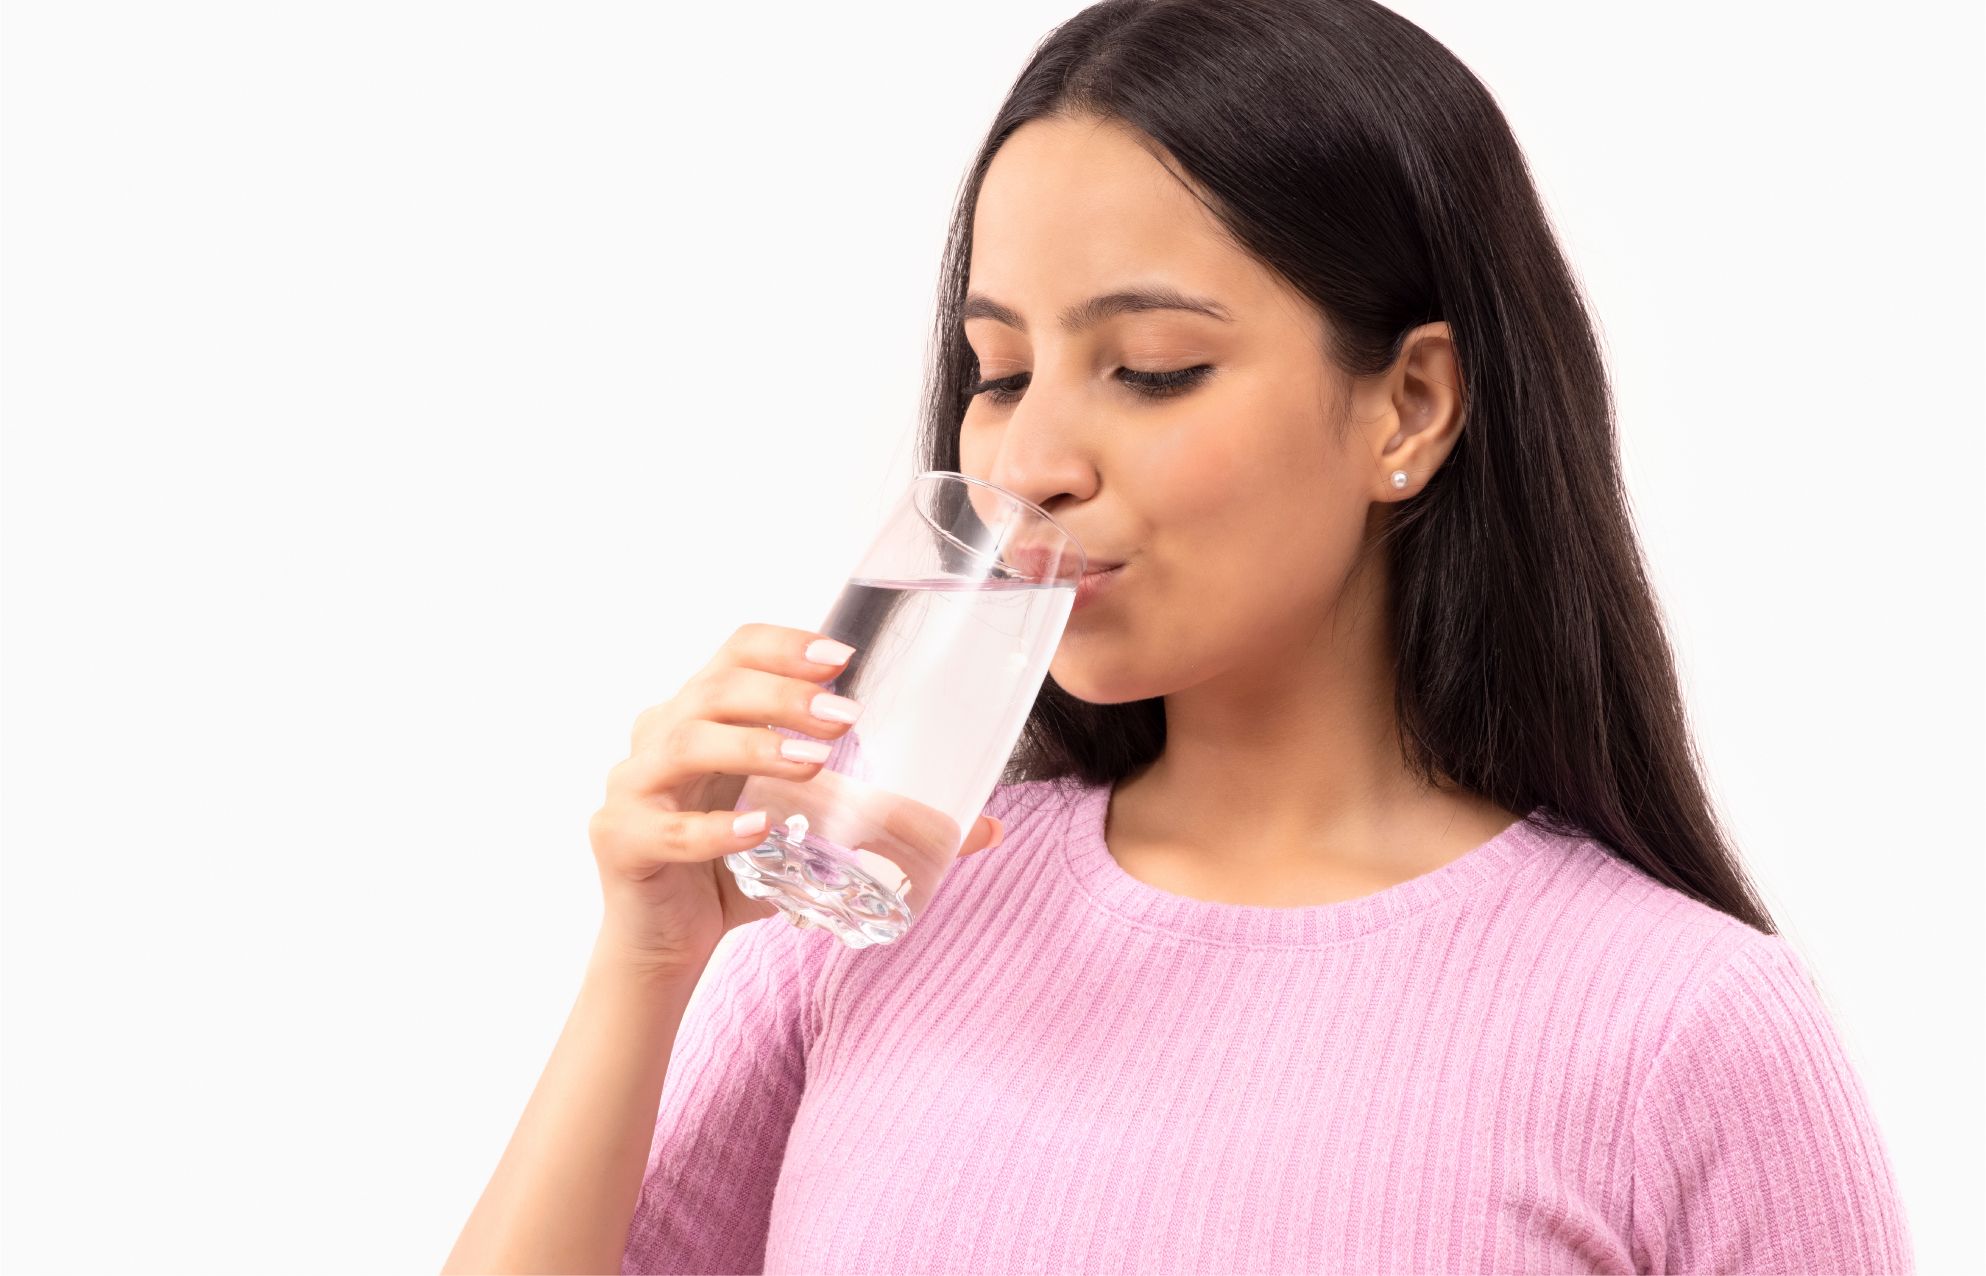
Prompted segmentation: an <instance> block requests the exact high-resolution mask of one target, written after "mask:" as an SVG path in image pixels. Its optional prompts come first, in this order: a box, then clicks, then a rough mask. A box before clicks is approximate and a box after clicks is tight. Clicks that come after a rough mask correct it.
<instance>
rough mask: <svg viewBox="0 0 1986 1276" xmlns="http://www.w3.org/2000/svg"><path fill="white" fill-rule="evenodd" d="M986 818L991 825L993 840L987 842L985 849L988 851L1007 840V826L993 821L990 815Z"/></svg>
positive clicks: (995, 820)
mask: <svg viewBox="0 0 1986 1276" xmlns="http://www.w3.org/2000/svg"><path fill="white" fill-rule="evenodd" d="M986 818H987V819H988V820H989V821H991V822H992V825H993V840H992V841H990V842H988V843H987V844H986V848H985V849H987V850H989V851H990V850H992V849H993V848H994V847H996V846H998V845H999V844H1000V843H1002V842H1004V841H1006V840H1007V826H1006V825H1005V824H1003V823H1001V822H1000V821H999V820H997V819H994V818H993V817H992V816H990V815H989V816H987V817H986Z"/></svg>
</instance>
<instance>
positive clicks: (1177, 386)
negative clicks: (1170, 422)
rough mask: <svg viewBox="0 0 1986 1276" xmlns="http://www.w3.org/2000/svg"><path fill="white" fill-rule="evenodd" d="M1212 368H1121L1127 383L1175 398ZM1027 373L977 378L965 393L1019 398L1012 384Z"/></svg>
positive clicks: (989, 398)
mask: <svg viewBox="0 0 1986 1276" xmlns="http://www.w3.org/2000/svg"><path fill="white" fill-rule="evenodd" d="M1213 370H1214V369H1213V367H1212V365H1210V364H1205V363H1203V364H1200V365H1198V366H1197V367H1192V368H1180V369H1178V370H1176V371H1173V372H1133V371H1132V370H1131V369H1129V368H1119V369H1118V371H1119V372H1120V373H1122V374H1123V375H1124V377H1125V378H1126V380H1125V384H1126V385H1129V386H1130V387H1132V388H1133V389H1134V390H1136V391H1137V392H1138V393H1139V394H1142V395H1144V396H1145V397H1147V398H1151V399H1171V398H1176V397H1178V396H1179V395H1182V394H1184V393H1186V391H1188V390H1190V389H1192V388H1193V386H1194V385H1195V384H1197V383H1198V382H1199V381H1200V380H1201V379H1202V378H1204V377H1205V376H1206V375H1207V374H1208V373H1209V372H1212V371H1213ZM1025 376H1027V373H1025V372H1016V373H1015V374H1014V375H1013V376H1010V377H1001V378H1000V379H998V380H997V381H976V382H974V383H973V384H972V385H969V386H967V387H966V394H967V395H969V396H970V395H981V394H983V395H985V396H986V399H987V401H988V402H990V403H999V404H1007V403H1012V402H1014V401H1015V400H1017V399H1019V398H1020V397H1021V394H1020V391H1019V390H1017V389H1012V388H1010V386H1011V385H1012V383H1013V382H1016V381H1019V380H1020V379H1021V378H1022V377H1025Z"/></svg>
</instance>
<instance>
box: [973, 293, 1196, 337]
mask: <svg viewBox="0 0 1986 1276" xmlns="http://www.w3.org/2000/svg"><path fill="white" fill-rule="evenodd" d="M1144 310H1185V311H1188V312H1190V313H1192V314H1196V315H1205V316H1207V317H1208V318H1210V319H1219V320H1221V321H1222V322H1224V323H1225V322H1229V321H1230V316H1229V315H1228V312H1227V310H1226V308H1225V307H1223V306H1222V305H1221V304H1220V303H1219V302H1216V301H1210V300H1208V299H1207V298H1205V297H1193V296H1189V295H1187V294H1186V293H1183V292H1180V291H1179V290H1178V289H1176V288H1168V287H1166V286H1164V285H1162V284H1153V285H1149V286H1146V287H1141V288H1121V289H1119V290H1117V291H1116V292H1106V293H1104V294H1102V295H1101V296H1097V297H1091V298H1090V299H1089V300H1088V301H1083V302H1078V303H1077V304H1075V305H1073V306H1070V307H1069V308H1068V309H1067V310H1064V311H1063V312H1062V328H1063V330H1064V331H1066V332H1081V331H1082V330H1083V329H1084V328H1087V327H1090V326H1091V325H1093V324H1098V323H1102V322H1103V321H1104V320H1105V319H1108V318H1110V317H1111V316H1112V315H1120V314H1131V313H1134V312H1138V311H1144ZM959 318H960V319H961V320H962V321H963V320H966V319H992V320H994V321H996V322H998V323H1004V324H1006V325H1007V326H1008V327H1009V328H1014V329H1018V330H1019V331H1021V332H1026V331H1027V321H1026V320H1024V319H1022V318H1021V317H1020V315H1018V314H1017V313H1015V312H1014V311H1013V310H1012V309H1011V308H1009V307H1007V306H1003V305H1001V304H1000V303H999V302H997V301H995V300H993V299H992V298H991V297H988V296H985V295H983V294H981V293H976V292H973V293H967V294H966V298H965V308H964V309H963V310H962V311H961V312H960V314H959Z"/></svg>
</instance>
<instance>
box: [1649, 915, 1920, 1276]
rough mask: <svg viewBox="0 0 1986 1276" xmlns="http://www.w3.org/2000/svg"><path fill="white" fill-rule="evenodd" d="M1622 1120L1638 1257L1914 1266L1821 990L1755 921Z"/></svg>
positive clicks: (1763, 1264)
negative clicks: (1630, 1118)
mask: <svg viewBox="0 0 1986 1276" xmlns="http://www.w3.org/2000/svg"><path fill="white" fill-rule="evenodd" d="M1676 1016H1677V1017H1676V1021H1675V1023H1674V1025H1673V1026H1672V1029H1671V1032H1670V1035H1669V1036H1668V1038H1667V1040H1666V1041H1665V1042H1664V1043H1663V1045H1662V1046H1661V1048H1660V1049H1659V1051H1658V1052H1657V1055H1656V1058H1655V1062H1654V1064H1653V1067H1652V1069H1651V1071H1650V1073H1649V1075H1648V1077H1647V1078H1646V1082H1645V1085H1644V1087H1643V1089H1642V1092H1641V1097H1640V1099H1639V1102H1638V1104H1637V1107H1636V1110H1635V1114H1634V1123H1633V1131H1634V1133H1633V1139H1634V1144H1633V1158H1634V1169H1633V1180H1632V1202H1633V1204H1632V1209H1633V1222H1632V1229H1631V1236H1630V1249H1631V1253H1632V1255H1633V1257H1634V1262H1635V1270H1636V1271H1637V1272H1836V1273H1844V1272H1911V1271H1913V1270H1914V1266H1913V1263H1914V1259H1913V1256H1912V1252H1911V1240H1910V1235H1909V1231H1908V1229H1907V1226H1906V1222H1905V1216H1904V1212H1903V1207H1902V1202H1901V1201H1900V1200H1899V1199H1898V1196H1897V1191H1896V1183H1895V1179H1894V1177H1893V1175H1892V1172H1891V1166H1890V1160H1889V1155H1888V1151H1887V1149H1886V1147H1885V1145H1884V1142H1883V1139H1882V1136H1881V1132H1880V1131H1879V1130H1878V1129H1877V1128H1876V1123H1875V1120H1874V1119H1873V1117H1872V1115H1871V1113H1870V1111H1869V1105H1868V1098H1867V1095H1866V1094H1865V1093H1864V1091H1863V1088H1862V1084H1861V1081H1860V1079H1859V1078H1858V1076H1857V1075H1856V1073H1855V1070H1854V1068H1853V1066H1852V1064H1851V1063H1850V1061H1849V1058H1848V1055H1847V1052H1846V1051H1845V1050H1844V1049H1843V1046H1842V1042H1841V1039H1840V1037H1839V1035H1838V1034H1837V1033H1836V1031H1835V1028H1834V1025H1833V1023H1832V1022H1831V1021H1830V1019H1829V1018H1828V1015H1827V1011H1826V1008H1825V1006H1824V1005H1823V1003H1822V1001H1821V999H1820V996H1819V993H1818V991H1817V990H1816V988H1815V986H1814V984H1813V981H1812V980H1811V978H1810V977H1809V976H1808V974H1807V972H1806V970H1805V968H1804V966H1803V965H1802V964H1801V962H1800V960H1799V958H1798V957H1797V956H1796V955H1795V954H1794V952H1793V950H1792V949H1791V948H1790V947H1789V946H1788V945H1787V943H1786V941H1785V940H1784V939H1783V938H1782V937H1780V936H1777V935H1766V934H1763V933H1762V932H1752V937H1750V938H1747V939H1746V940H1745V941H1744V942H1743V943H1742V944H1741V945H1740V946H1739V947H1738V948H1737V949H1736V950H1735V951H1734V952H1733V953H1732V955H1731V956H1730V958H1729V959H1727V960H1726V961H1725V963H1724V964H1723V965H1722V966H1720V967H1719V968H1718V969H1717V971H1716V972H1715V973H1714V974H1712V975H1711V976H1710V977H1708V978H1707V979H1706V980H1705V981H1704V983H1703V984H1702V985H1701V986H1700V987H1699V988H1698V989H1697V991H1696V993H1695V994H1694V995H1693V996H1692V997H1691V998H1690V999H1689V1000H1688V1001H1687V1003H1686V1004H1684V1005H1682V1006H1680V1007H1679V1008H1678V1010H1677V1012H1676Z"/></svg>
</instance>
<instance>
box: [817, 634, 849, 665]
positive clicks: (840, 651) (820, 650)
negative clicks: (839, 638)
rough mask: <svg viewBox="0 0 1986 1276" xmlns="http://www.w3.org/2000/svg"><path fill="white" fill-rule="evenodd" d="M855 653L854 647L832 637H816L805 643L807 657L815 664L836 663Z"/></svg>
mask: <svg viewBox="0 0 1986 1276" xmlns="http://www.w3.org/2000/svg"><path fill="white" fill-rule="evenodd" d="M854 654H855V648H853V647H851V646H849V645H848V644H847V643H845V642H836V641H835V640H834V639H832V638H816V639H814V640H813V641H812V642H810V643H808V644H807V659H809V660H811V661H813V662H814V663H815V664H817V665H838V664H840V663H841V662H842V661H844V660H846V659H848V658H849V657H850V656H852V655H854Z"/></svg>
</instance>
